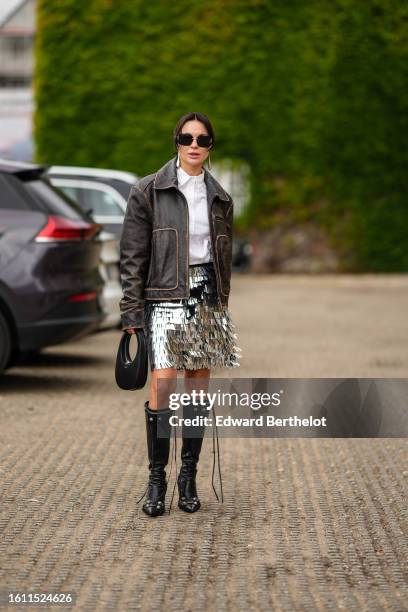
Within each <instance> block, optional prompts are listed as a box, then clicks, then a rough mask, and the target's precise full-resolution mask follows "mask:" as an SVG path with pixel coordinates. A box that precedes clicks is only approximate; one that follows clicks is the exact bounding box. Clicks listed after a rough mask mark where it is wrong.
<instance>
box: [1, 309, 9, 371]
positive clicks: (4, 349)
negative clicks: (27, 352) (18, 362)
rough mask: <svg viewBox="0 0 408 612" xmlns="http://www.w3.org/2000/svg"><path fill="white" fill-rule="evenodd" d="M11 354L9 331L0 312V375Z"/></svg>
mask: <svg viewBox="0 0 408 612" xmlns="http://www.w3.org/2000/svg"><path fill="white" fill-rule="evenodd" d="M10 353H11V337H10V329H9V326H8V324H7V321H6V319H5V318H4V317H3V315H2V314H1V312H0V373H1V372H4V370H5V369H6V367H7V365H8V362H9V359H10Z"/></svg>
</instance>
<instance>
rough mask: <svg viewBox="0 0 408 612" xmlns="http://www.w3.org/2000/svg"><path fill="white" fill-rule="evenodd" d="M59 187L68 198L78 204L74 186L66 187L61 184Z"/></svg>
mask: <svg viewBox="0 0 408 612" xmlns="http://www.w3.org/2000/svg"><path fill="white" fill-rule="evenodd" d="M59 189H61V190H62V191H63V192H64V193H66V194H67V196H68V197H69V198H71V199H72V200H75V202H77V203H78V204H80V202H79V200H78V190H77V189H76V188H75V187H66V186H65V185H63V186H60V187H59Z"/></svg>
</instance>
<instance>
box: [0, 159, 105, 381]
mask: <svg viewBox="0 0 408 612" xmlns="http://www.w3.org/2000/svg"><path fill="white" fill-rule="evenodd" d="M44 171H45V168H44V167H43V166H40V165H36V164H28V163H24V162H15V161H10V160H0V372H2V371H3V370H4V369H5V368H6V367H7V366H9V365H10V364H11V363H13V361H14V360H15V358H16V357H17V356H18V355H19V354H21V353H24V352H27V351H33V350H38V349H40V348H42V347H45V346H50V345H55V344H59V343H61V342H65V341H67V340H71V339H73V338H79V337H80V336H83V335H84V334H87V333H89V332H90V331H92V330H93V329H95V328H97V327H98V326H99V325H100V323H101V322H102V321H103V319H104V318H105V314H104V311H103V304H102V303H101V296H102V290H103V278H102V277H101V274H100V270H99V266H100V256H101V255H100V253H101V242H100V240H98V234H99V233H100V231H101V226H99V225H98V224H96V223H94V222H93V221H92V220H91V219H90V218H89V217H88V216H87V215H85V214H84V213H83V211H82V210H81V209H80V208H79V207H78V206H77V205H76V204H75V203H74V202H73V201H72V200H70V199H69V198H67V197H66V196H65V194H64V193H63V192H61V191H60V190H59V189H57V188H55V187H53V186H52V185H51V183H50V181H49V180H48V179H47V178H45V177H44Z"/></svg>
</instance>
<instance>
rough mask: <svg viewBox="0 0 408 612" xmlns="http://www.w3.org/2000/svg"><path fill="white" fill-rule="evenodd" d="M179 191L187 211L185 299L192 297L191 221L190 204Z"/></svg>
mask: <svg viewBox="0 0 408 612" xmlns="http://www.w3.org/2000/svg"><path fill="white" fill-rule="evenodd" d="M177 191H178V192H179V194H180V195H181V197H182V198H183V200H184V204H185V206H184V209H185V211H186V214H187V287H188V289H187V295H186V296H184V297H190V276H189V273H190V219H189V214H188V202H187V198H186V197H185V195H184V193H182V192H181V191H180V189H177Z"/></svg>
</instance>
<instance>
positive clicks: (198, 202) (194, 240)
mask: <svg viewBox="0 0 408 612" xmlns="http://www.w3.org/2000/svg"><path fill="white" fill-rule="evenodd" d="M177 180H178V188H179V189H180V191H181V192H182V193H183V194H184V196H185V198H186V200H187V204H188V223H189V230H190V231H189V234H190V239H189V243H190V249H189V263H190V265H192V264H199V263H206V262H208V261H212V260H213V258H212V253H211V238H210V226H209V222H208V207H207V187H206V185H205V181H204V171H203V172H202V173H201V174H199V175H198V176H191V175H190V174H187V172H185V170H183V168H181V167H180V168H177Z"/></svg>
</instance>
